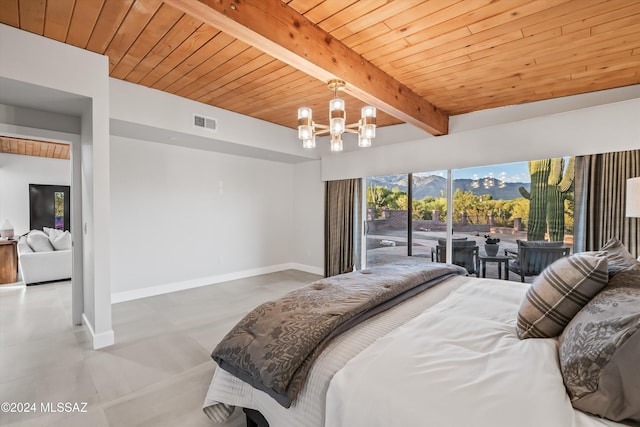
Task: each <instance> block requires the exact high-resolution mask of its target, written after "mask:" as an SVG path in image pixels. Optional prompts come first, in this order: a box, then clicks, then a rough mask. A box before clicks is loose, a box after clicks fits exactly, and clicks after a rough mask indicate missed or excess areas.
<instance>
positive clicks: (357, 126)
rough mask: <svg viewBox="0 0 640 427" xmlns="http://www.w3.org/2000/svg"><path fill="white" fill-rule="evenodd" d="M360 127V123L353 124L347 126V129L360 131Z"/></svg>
mask: <svg viewBox="0 0 640 427" xmlns="http://www.w3.org/2000/svg"><path fill="white" fill-rule="evenodd" d="M359 127H360V123H359V122H358V123H351V124H350V125H346V126H345V128H346V129H358V128H359Z"/></svg>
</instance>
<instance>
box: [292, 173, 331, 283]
mask: <svg viewBox="0 0 640 427" xmlns="http://www.w3.org/2000/svg"><path fill="white" fill-rule="evenodd" d="M321 166H322V165H321V163H320V161H312V162H305V163H299V164H297V165H294V166H293V229H292V232H293V238H292V242H291V247H292V250H293V252H292V261H293V262H294V263H296V264H298V265H299V266H298V268H301V269H305V270H308V271H311V272H312V273H316V274H324V183H323V182H322V179H321ZM309 266H310V267H312V269H309V268H308V267H309Z"/></svg>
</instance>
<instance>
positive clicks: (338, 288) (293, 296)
mask: <svg viewBox="0 0 640 427" xmlns="http://www.w3.org/2000/svg"><path fill="white" fill-rule="evenodd" d="M466 274H467V271H466V270H465V269H464V268H462V267H457V266H454V265H445V264H432V263H425V262H415V261H406V262H398V263H394V264H389V265H385V266H380V267H375V268H371V269H367V270H361V271H357V272H353V273H347V274H341V275H339V276H334V277H329V278H326V279H321V280H318V281H317V282H314V283H312V284H310V285H308V286H306V287H304V288H301V289H298V290H295V291H292V292H289V293H288V294H286V295H284V296H283V297H282V298H280V299H278V300H275V301H270V302H267V303H264V304H262V305H260V306H259V307H257V308H256V309H254V310H253V311H252V312H250V313H249V314H247V315H246V316H245V317H244V318H243V319H242V320H241V321H240V322H239V323H238V324H237V325H236V326H234V327H233V329H232V330H231V331H230V332H229V333H228V334H227V335H226V336H225V338H224V339H223V340H222V342H220V344H218V346H217V347H216V348H215V350H214V351H213V353H212V354H211V357H212V358H213V359H214V360H215V361H216V363H217V364H218V366H219V367H220V368H222V369H224V370H226V371H228V372H230V373H231V374H233V375H235V376H236V377H238V378H240V379H241V380H243V381H245V382H247V383H249V384H250V385H251V386H253V387H254V388H256V389H259V390H262V391H264V392H266V393H268V394H269V395H270V396H272V397H273V398H274V399H275V400H276V401H277V402H278V403H280V404H281V405H283V406H284V407H287V408H288V407H289V406H290V405H291V403H292V402H293V401H294V400H295V398H296V396H297V395H298V393H299V392H300V390H301V389H302V386H303V385H304V381H305V379H306V376H307V374H308V372H309V369H310V368H311V364H312V363H313V361H314V360H315V359H316V357H317V356H318V355H319V354H320V352H322V350H323V349H324V348H325V347H326V345H327V343H328V342H329V340H331V338H333V337H335V336H336V335H338V334H340V333H342V332H344V331H345V330H347V329H349V328H350V327H352V326H354V325H356V324H358V323H360V322H362V321H364V320H365V319H367V318H369V317H371V316H373V315H375V314H377V313H380V312H382V311H384V310H387V309H389V308H390V307H392V306H394V305H396V304H398V303H400V302H402V301H404V300H406V299H407V298H410V297H411V296H413V295H416V294H417V293H419V292H422V291H424V290H425V289H427V288H429V287H431V286H433V285H435V284H437V283H439V282H440V281H442V280H444V279H446V278H448V277H450V276H453V275H466Z"/></svg>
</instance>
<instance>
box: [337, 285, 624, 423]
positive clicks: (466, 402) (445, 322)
mask: <svg viewBox="0 0 640 427" xmlns="http://www.w3.org/2000/svg"><path fill="white" fill-rule="evenodd" d="M527 286H528V285H524V284H520V283H516V282H506V281H498V280H469V283H467V284H465V285H464V286H462V287H461V288H460V289H458V290H457V291H455V292H453V293H451V294H450V295H449V296H448V297H447V298H446V299H445V300H443V301H442V302H440V303H439V304H437V305H436V306H435V307H432V308H431V309H429V310H426V311H425V312H424V313H423V314H421V315H419V316H417V317H415V318H414V319H413V320H411V321H409V322H407V323H406V324H404V325H403V326H401V327H399V328H397V329H396V330H394V331H392V332H391V333H389V334H388V335H386V336H384V337H382V338H379V339H378V340H377V341H375V342H374V343H373V344H372V345H371V346H369V347H368V348H366V349H365V350H363V351H362V352H361V353H360V354H358V355H357V356H355V357H354V358H353V359H351V360H350V361H349V362H348V363H347V364H346V365H345V367H344V368H342V369H341V370H340V371H339V372H337V373H336V374H335V376H334V377H333V380H332V381H331V384H330V385H329V389H328V392H327V397H326V421H325V425H326V426H331V427H347V426H348V427H357V426H367V427H375V426H385V427H388V426H417V425H429V426H437V427H442V426H455V427H457V426H487V427H489V426H490V427H513V426H518V427H526V426H531V427H542V426H544V427H553V426H558V427H573V426H575V427H587V426H614V425H620V424H617V423H614V422H611V421H607V420H602V419H599V418H596V417H592V416H588V415H586V414H584V413H582V412H580V411H576V410H574V409H573V408H572V406H571V403H570V402H569V398H568V396H567V394H566V392H565V388H564V385H563V382H562V376H561V374H560V369H559V365H558V358H557V349H556V345H557V343H556V340H555V339H528V340H519V339H518V338H517V336H516V333H515V318H516V313H517V311H518V308H519V306H520V302H521V301H522V298H523V296H524V293H525V291H526V288H527Z"/></svg>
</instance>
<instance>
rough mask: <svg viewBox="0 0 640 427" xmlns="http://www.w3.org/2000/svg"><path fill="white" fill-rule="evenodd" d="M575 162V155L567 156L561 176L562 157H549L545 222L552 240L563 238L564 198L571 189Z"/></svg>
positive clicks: (556, 240)
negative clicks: (565, 167) (549, 166)
mask: <svg viewBox="0 0 640 427" xmlns="http://www.w3.org/2000/svg"><path fill="white" fill-rule="evenodd" d="M575 162H576V159H575V157H570V158H569V161H568V163H567V169H566V170H565V171H564V176H563V174H562V171H563V170H564V159H551V169H550V171H549V186H548V188H547V224H548V226H549V240H550V241H552V242H558V241H562V240H564V200H565V199H566V198H567V193H570V192H571V191H572V190H573V180H574V177H575V171H574V170H575Z"/></svg>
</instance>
